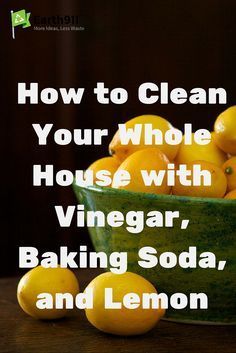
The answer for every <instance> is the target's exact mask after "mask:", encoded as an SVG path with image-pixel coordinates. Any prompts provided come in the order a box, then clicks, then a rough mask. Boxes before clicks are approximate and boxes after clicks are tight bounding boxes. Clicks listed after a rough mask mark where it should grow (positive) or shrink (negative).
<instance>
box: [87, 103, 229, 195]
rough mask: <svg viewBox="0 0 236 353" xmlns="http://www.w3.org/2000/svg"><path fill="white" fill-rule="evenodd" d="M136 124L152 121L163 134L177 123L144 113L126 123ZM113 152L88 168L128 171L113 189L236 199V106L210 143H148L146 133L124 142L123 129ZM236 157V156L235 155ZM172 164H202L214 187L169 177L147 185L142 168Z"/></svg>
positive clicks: (217, 125) (221, 118)
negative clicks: (127, 178)
mask: <svg viewBox="0 0 236 353" xmlns="http://www.w3.org/2000/svg"><path fill="white" fill-rule="evenodd" d="M136 124H141V125H142V124H143V125H144V124H151V125H152V128H153V129H159V130H161V131H162V133H163V135H164V134H165V132H166V131H167V130H169V129H171V128H173V126H172V125H171V124H170V123H169V122H168V121H167V120H166V119H164V118H161V117H160V116H155V115H142V116H139V117H136V118H133V119H131V120H129V121H128V122H126V124H125V125H126V129H129V128H134V126H135V125H136ZM109 151H110V154H111V155H112V156H111V157H104V158H101V159H99V160H97V161H95V162H94V163H92V164H91V165H90V166H89V167H88V170H92V171H93V173H94V175H95V174H96V173H97V172H98V171H99V170H106V171H109V172H110V175H111V177H112V176H113V175H114V173H115V172H116V171H117V170H125V171H127V172H128V173H129V175H130V178H131V180H130V182H129V184H127V185H123V186H121V185H116V184H115V183H114V182H113V183H112V185H110V186H111V187H113V188H119V189H126V190H130V191H136V192H148V193H155V194H173V195H179V196H195V197H196V196H197V197H213V198H223V197H224V198H226V199H235V198H236V106H232V107H230V108H228V109H227V110H225V111H224V112H223V113H221V114H220V115H219V116H218V117H217V119H216V121H215V124H214V131H213V132H212V133H211V141H210V143H208V144H206V145H200V144H197V143H196V142H193V143H192V144H191V145H187V144H184V142H182V143H181V144H180V145H170V144H167V143H166V142H163V144H162V145H160V146H158V147H157V146H156V145H154V144H153V145H148V146H147V145H145V144H144V136H143V135H141V139H140V144H139V145H135V144H132V142H129V143H128V144H127V145H122V144H121V140H120V136H119V130H118V131H117V132H116V134H115V135H114V137H113V139H112V141H111V143H110V145H109ZM234 156H235V157H234ZM168 163H174V164H175V166H176V167H177V166H178V165H179V164H185V165H186V167H187V169H188V170H190V171H191V170H192V169H193V165H196V164H198V165H200V166H201V170H208V171H209V172H210V173H211V186H205V185H201V186H184V185H182V184H181V183H180V182H179V178H176V180H175V186H173V187H170V186H168V185H167V180H165V179H164V182H163V183H162V185H160V186H156V185H149V186H147V185H145V184H144V181H143V178H142V175H141V170H146V171H147V172H149V171H151V170H156V171H157V172H158V171H160V170H167V168H168Z"/></svg>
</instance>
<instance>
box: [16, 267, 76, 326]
mask: <svg viewBox="0 0 236 353" xmlns="http://www.w3.org/2000/svg"><path fill="white" fill-rule="evenodd" d="M41 293H50V294H51V295H52V296H54V295H55V294H56V293H71V294H72V295H73V296H76V294H78V293H79V283H78V280H77V278H76V276H75V275H74V273H73V272H72V271H70V270H69V269H66V268H60V267H57V268H44V267H42V266H38V267H35V268H33V269H32V270H30V271H29V272H27V273H26V274H25V275H24V276H23V277H22V278H21V280H20V282H19V284H18V288H17V299H18V302H19V304H20V306H21V308H22V309H23V310H24V311H25V312H26V313H27V314H28V315H30V316H32V317H34V318H37V319H43V320H47V319H59V318H61V317H64V316H65V315H66V312H67V310H66V309H38V308H37V307H36V302H37V296H38V295H39V294H41Z"/></svg>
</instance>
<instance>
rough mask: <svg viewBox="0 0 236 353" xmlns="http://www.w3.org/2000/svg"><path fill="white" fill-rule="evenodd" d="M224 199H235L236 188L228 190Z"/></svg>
mask: <svg viewBox="0 0 236 353" xmlns="http://www.w3.org/2000/svg"><path fill="white" fill-rule="evenodd" d="M225 199H236V189H235V190H231V191H230V192H228V194H226V195H225Z"/></svg>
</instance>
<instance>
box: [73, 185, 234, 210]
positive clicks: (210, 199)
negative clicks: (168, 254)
mask: <svg viewBox="0 0 236 353" xmlns="http://www.w3.org/2000/svg"><path fill="white" fill-rule="evenodd" d="M73 188H74V189H81V190H87V191H92V192H94V193H98V194H99V193H105V194H107V195H113V196H114V195H116V196H117V195H123V196H126V197H142V198H143V197H145V198H147V199H150V200H153V199H154V200H160V201H161V200H162V201H167V202H168V201H171V200H175V201H180V202H190V201H191V202H194V203H211V204H226V205H234V206H235V205H236V199H224V198H213V197H195V196H177V195H164V194H152V193H146V192H136V191H130V190H124V189H115V188H111V187H104V186H98V185H91V186H80V185H77V184H76V183H75V182H74V183H73Z"/></svg>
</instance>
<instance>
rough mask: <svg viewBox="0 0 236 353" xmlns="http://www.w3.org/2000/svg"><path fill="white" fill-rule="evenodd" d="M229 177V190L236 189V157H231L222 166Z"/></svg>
mask: <svg viewBox="0 0 236 353" xmlns="http://www.w3.org/2000/svg"><path fill="white" fill-rule="evenodd" d="M222 169H223V171H224V173H225V176H226V178H227V190H228V191H231V190H234V189H236V157H231V158H230V159H228V160H227V161H226V162H225V163H224V164H223V166H222Z"/></svg>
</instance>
